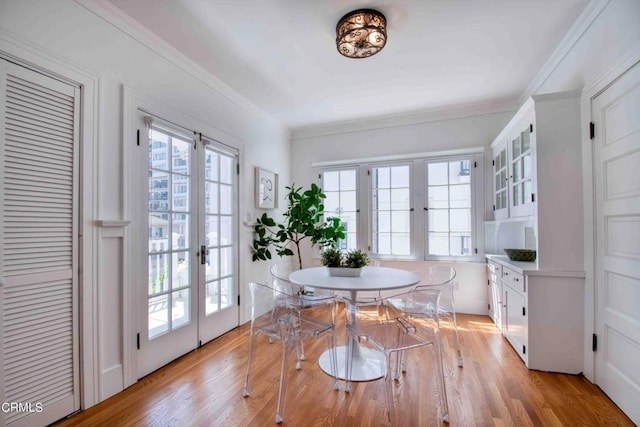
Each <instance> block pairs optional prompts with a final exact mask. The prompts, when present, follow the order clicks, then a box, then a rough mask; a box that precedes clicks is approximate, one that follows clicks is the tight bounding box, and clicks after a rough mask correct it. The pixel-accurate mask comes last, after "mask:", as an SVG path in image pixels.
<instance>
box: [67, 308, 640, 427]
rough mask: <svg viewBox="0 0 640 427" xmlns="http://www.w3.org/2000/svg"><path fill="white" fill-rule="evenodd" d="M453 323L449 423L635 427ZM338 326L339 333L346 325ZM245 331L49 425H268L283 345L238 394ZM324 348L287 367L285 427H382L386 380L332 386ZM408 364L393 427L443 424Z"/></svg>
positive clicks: (446, 345)
mask: <svg viewBox="0 0 640 427" xmlns="http://www.w3.org/2000/svg"><path fill="white" fill-rule="evenodd" d="M458 326H459V330H460V340H461V343H462V354H463V358H464V368H459V367H458V366H457V359H456V354H455V350H454V343H455V340H454V339H453V334H452V333H451V331H449V330H444V328H443V333H442V337H443V351H444V352H445V360H444V365H445V366H444V368H445V375H446V380H445V381H446V385H447V393H448V402H449V411H450V414H449V416H450V425H451V426H465V427H467V426H526V425H531V426H545V427H546V426H573V425H581V426H602V425H607V426H633V423H632V422H631V421H630V420H629V419H628V418H627V417H626V416H625V415H624V414H623V413H622V412H621V411H620V409H618V408H617V407H616V406H615V405H614V404H613V402H612V401H611V400H609V399H608V398H607V396H606V395H605V394H604V393H603V392H602V391H601V390H600V389H599V388H598V387H597V386H595V385H594V384H592V383H590V382H589V381H588V380H586V379H585V378H583V377H581V376H577V375H564V374H555V373H548V372H539V371H530V370H528V369H527V368H526V367H525V366H524V364H523V363H522V361H521V360H520V358H519V357H518V355H517V354H516V353H515V351H514V350H513V349H512V348H511V347H510V346H509V344H508V343H507V341H506V340H505V339H504V338H503V337H502V336H501V335H500V332H499V331H498V330H497V329H496V328H495V325H493V323H491V321H490V320H489V318H488V317H485V316H474V315H458ZM338 331H342V332H343V331H344V324H343V323H341V324H339V325H338ZM342 332H341V334H342ZM248 334H249V328H248V325H243V326H241V327H239V328H236V329H234V330H233V331H231V332H229V333H227V334H225V335H224V336H222V337H220V338H218V339H216V340H214V341H212V342H210V343H208V344H206V345H205V346H203V347H201V348H200V349H198V350H195V351H193V352H191V353H189V354H187V355H185V356H183V357H181V358H180V359H178V360H176V361H174V362H172V363H171V364H169V365H167V366H165V367H164V368H162V369H159V370H158V371H156V372H153V373H151V374H150V375H148V376H146V377H145V378H142V379H141V380H140V381H138V382H137V383H136V384H134V385H133V386H131V387H129V388H128V389H126V390H124V391H123V392H121V393H119V394H117V395H116V396H113V397H111V398H110V399H107V400H106V401H104V402H101V403H99V404H98V405H96V406H94V407H92V408H89V409H87V410H85V411H82V412H80V413H78V414H76V415H73V416H71V417H69V418H67V419H65V420H62V421H60V422H59V423H57V424H56V425H57V426H60V427H70V426H81V427H83V426H91V427H94V426H124V427H128V426H136V427H137V426H203V427H209V426H230V427H235V426H265V425H275V421H274V420H275V407H276V394H277V386H278V381H279V376H280V357H281V347H280V344H279V343H273V344H269V343H268V342H267V341H266V340H261V341H260V342H259V343H258V344H257V345H258V346H259V347H258V351H257V352H256V355H257V356H256V358H255V361H254V362H255V364H254V365H253V373H254V380H253V382H252V388H251V395H250V396H249V397H247V398H244V397H242V387H243V384H244V377H245V370H246V360H247V359H246V354H247V347H248ZM340 341H341V342H342V343H344V341H345V338H344V335H343V334H342V336H341V338H340ZM325 348H326V342H325V341H324V340H320V341H317V342H315V341H313V340H312V341H309V342H307V343H306V344H305V353H306V359H307V360H305V361H303V367H302V369H301V370H299V371H296V370H295V368H294V366H293V363H292V364H291V366H290V367H289V375H290V381H289V390H288V394H287V402H286V404H287V407H286V410H285V421H284V423H283V424H282V425H283V426H340V427H342V426H384V425H388V422H387V415H386V410H385V406H384V405H385V395H384V386H385V383H384V381H383V380H379V381H369V382H360V383H355V384H354V387H353V391H352V392H351V393H345V392H344V383H343V382H340V386H341V389H340V390H339V391H334V390H333V389H332V387H331V386H332V382H331V378H330V377H329V376H327V375H326V374H324V373H323V372H322V371H321V370H320V369H319V367H318V365H317V363H316V362H315V361H316V360H317V358H318V356H319V355H320V354H321V353H322V351H323V350H324V349H325ZM426 354H428V353H426ZM407 362H408V365H407V366H408V372H407V373H406V374H405V375H403V377H402V379H401V382H400V383H399V385H398V386H397V392H398V394H399V396H400V405H401V409H402V410H401V411H399V412H400V419H399V422H400V425H407V426H428V425H440V422H439V421H438V410H439V409H438V404H437V399H435V398H434V395H435V381H431V379H432V376H431V374H430V372H431V368H432V366H431V361H430V358H429V357H422V355H421V354H418V353H417V352H414V353H411V354H410V355H409V357H408V359H407ZM422 370H426V371H422ZM422 374H424V375H425V376H424V378H426V379H424V378H423V376H422Z"/></svg>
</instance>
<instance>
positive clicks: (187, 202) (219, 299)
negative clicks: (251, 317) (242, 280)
mask: <svg viewBox="0 0 640 427" xmlns="http://www.w3.org/2000/svg"><path fill="white" fill-rule="evenodd" d="M140 125H141V126H140V131H141V138H140V145H141V147H140V148H141V149H142V150H143V151H144V153H147V156H146V165H145V166H144V167H143V168H142V171H144V172H145V177H144V178H143V179H144V180H145V181H146V182H147V183H148V187H147V188H148V191H147V193H146V194H145V197H144V201H143V202H142V203H144V202H146V203H145V207H144V209H143V210H144V214H143V215H141V217H140V218H141V223H142V224H141V226H142V228H143V229H147V230H148V234H147V236H146V240H147V245H146V253H145V254H144V255H145V259H146V265H147V268H146V270H145V271H144V273H143V274H144V277H143V278H140V279H141V280H140V281H139V283H140V284H141V286H140V289H139V291H140V292H139V295H140V298H138V301H139V303H138V304H139V305H140V306H139V310H140V313H142V315H141V318H140V321H139V324H140V325H142V327H141V331H140V335H139V341H138V342H139V357H138V377H142V376H144V375H146V374H148V373H150V372H152V371H154V370H155V369H158V368H159V367H161V366H164V365H165V364H167V363H169V362H170V361H172V360H174V359H176V358H177V357H179V356H181V355H183V354H185V353H187V352H189V351H191V350H193V349H195V348H197V347H198V346H199V345H202V344H204V343H205V342H207V341H210V340H211V339H213V338H215V337H217V336H219V335H221V334H223V333H224V332H226V331H228V330H230V329H232V328H234V327H236V326H237V325H238V322H239V320H238V304H237V289H238V284H237V277H238V275H237V271H238V267H237V244H236V241H237V228H238V227H237V222H238V221H237V218H238V217H237V208H236V206H237V197H238V196H237V173H236V170H237V169H236V168H237V166H236V165H237V153H236V152H234V151H233V150H232V149H230V148H227V147H225V146H224V145H222V144H218V143H216V142H213V141H209V140H207V139H206V138H203V137H201V136H200V135H199V134H197V135H196V134H195V133H189V132H188V131H186V130H184V129H182V128H180V127H178V126H175V125H172V124H171V123H169V122H165V121H163V120H160V119H157V118H153V117H151V116H149V115H145V114H143V113H140ZM141 157H142V156H141ZM143 161H144V160H143ZM138 176H141V174H139V175H138Z"/></svg>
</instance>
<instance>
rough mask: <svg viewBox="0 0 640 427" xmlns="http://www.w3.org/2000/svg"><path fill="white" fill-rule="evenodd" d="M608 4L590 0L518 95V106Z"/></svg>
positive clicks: (534, 90)
mask: <svg viewBox="0 0 640 427" xmlns="http://www.w3.org/2000/svg"><path fill="white" fill-rule="evenodd" d="M609 3H611V0H591V2H590V3H589V4H588V5H587V7H586V8H585V9H584V10H583V11H582V13H581V14H580V16H579V17H578V19H577V20H576V22H575V23H574V24H573V25H572V26H571V28H570V29H569V31H568V32H567V34H565V36H564V37H563V38H562V40H561V41H560V43H559V44H558V46H556V48H555V49H554V51H553V52H552V53H551V55H550V56H549V58H548V59H547V61H546V62H545V63H544V65H543V66H542V68H541V69H540V71H538V73H537V74H536V76H535V77H534V78H533V80H532V81H531V83H529V85H528V86H527V88H526V89H525V90H524V92H523V93H522V94H521V95H520V98H519V100H518V101H519V104H523V103H524V102H525V101H526V100H527V98H529V97H530V96H532V95H533V94H535V93H536V92H537V91H538V90H540V88H541V87H542V85H543V84H544V83H545V82H546V81H547V79H548V78H549V77H550V76H551V74H553V72H554V71H555V70H556V68H558V66H559V65H560V63H561V62H562V61H563V60H564V59H565V58H566V57H567V55H568V54H569V52H571V50H572V49H573V48H574V46H575V45H576V44H577V43H578V42H579V41H580V39H581V38H582V36H584V34H585V33H586V32H587V30H588V29H589V28H590V27H591V25H592V24H593V22H594V21H595V20H596V19H597V18H598V16H600V14H601V13H602V11H603V10H604V9H605V7H607V5H608V4H609Z"/></svg>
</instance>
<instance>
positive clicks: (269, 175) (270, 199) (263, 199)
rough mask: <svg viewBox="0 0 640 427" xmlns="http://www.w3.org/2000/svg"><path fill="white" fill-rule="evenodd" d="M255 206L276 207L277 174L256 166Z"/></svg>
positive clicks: (262, 207)
mask: <svg viewBox="0 0 640 427" xmlns="http://www.w3.org/2000/svg"><path fill="white" fill-rule="evenodd" d="M256 207H257V208H261V209H274V208H277V207H278V174H277V173H273V172H271V171H268V170H266V169H262V168H261V167H256Z"/></svg>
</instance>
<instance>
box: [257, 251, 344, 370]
mask: <svg viewBox="0 0 640 427" xmlns="http://www.w3.org/2000/svg"><path fill="white" fill-rule="evenodd" d="M296 270H299V266H298V264H296V263H294V262H293V261H291V260H284V261H280V262H277V263H275V264H273V265H272V266H271V268H270V269H269V273H270V274H271V283H272V284H273V287H274V288H276V289H278V290H280V291H281V292H282V293H284V294H289V295H297V296H299V297H300V301H303V302H304V304H303V305H301V306H298V307H296V309H297V310H299V311H300V313H302V311H303V310H305V311H306V312H307V314H308V315H312V314H310V313H313V312H317V311H318V310H317V309H316V310H311V309H313V308H317V307H318V306H322V305H327V306H329V308H330V313H332V314H335V303H336V301H335V295H334V294H333V293H331V292H329V291H325V290H319V289H312V288H307V289H304V290H303V289H302V287H301V286H298V285H296V284H293V283H291V281H290V280H289V275H290V274H291V273H292V272H294V271H296ZM285 302H286V301H285ZM331 307H334V309H331ZM331 322H332V323H335V317H333V318H331ZM304 359H305V356H304V343H303V342H302V341H300V342H299V343H298V347H297V349H296V369H300V361H301V360H304Z"/></svg>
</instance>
